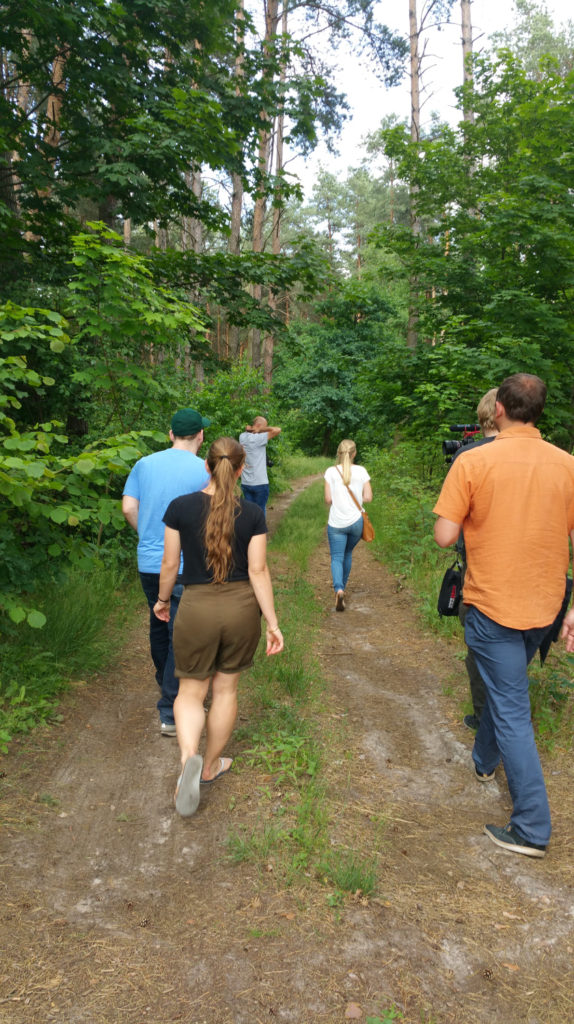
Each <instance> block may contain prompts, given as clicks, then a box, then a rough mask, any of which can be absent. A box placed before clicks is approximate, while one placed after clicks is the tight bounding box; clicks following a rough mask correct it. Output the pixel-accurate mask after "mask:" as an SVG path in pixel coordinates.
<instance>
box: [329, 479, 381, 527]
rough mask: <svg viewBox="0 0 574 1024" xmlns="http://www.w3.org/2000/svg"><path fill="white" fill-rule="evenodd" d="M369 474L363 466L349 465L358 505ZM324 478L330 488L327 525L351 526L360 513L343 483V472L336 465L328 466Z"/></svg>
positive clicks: (360, 503) (352, 486)
mask: <svg viewBox="0 0 574 1024" xmlns="http://www.w3.org/2000/svg"><path fill="white" fill-rule="evenodd" d="M370 479H371V478H370V476H369V474H368V473H367V470H366V469H365V467H364V466H354V465H353V466H351V482H350V484H349V487H350V488H351V490H352V492H353V494H354V495H355V498H356V499H357V501H358V502H359V505H362V504H363V487H364V486H365V484H366V483H367V480H370ZM325 480H326V481H327V483H328V484H329V487H330V488H331V499H332V501H331V508H330V509H329V520H328V522H329V526H335V527H337V529H341V528H342V527H345V526H352V524H353V523H356V522H357V519H360V518H361V513H360V512H359V509H358V508H357V506H356V505H355V502H354V501H353V499H352V497H351V495H350V494H349V492H348V490H347V488H346V485H345V484H344V483H343V474H342V471H341V469H340V467H338V466H329V468H328V470H327V471H326V473H325Z"/></svg>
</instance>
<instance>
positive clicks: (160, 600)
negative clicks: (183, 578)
mask: <svg viewBox="0 0 574 1024" xmlns="http://www.w3.org/2000/svg"><path fill="white" fill-rule="evenodd" d="M158 601H159V603H160V604H169V602H170V601H171V597H168V599H167V601H164V599H163V597H159V596H158Z"/></svg>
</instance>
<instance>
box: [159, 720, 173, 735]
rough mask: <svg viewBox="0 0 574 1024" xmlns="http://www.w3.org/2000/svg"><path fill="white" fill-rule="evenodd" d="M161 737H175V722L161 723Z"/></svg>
mask: <svg viewBox="0 0 574 1024" xmlns="http://www.w3.org/2000/svg"><path fill="white" fill-rule="evenodd" d="M160 732H161V734H162V736H177V730H176V728H175V722H162V723H161V726H160Z"/></svg>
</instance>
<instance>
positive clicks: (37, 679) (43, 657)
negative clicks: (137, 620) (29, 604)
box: [0, 568, 141, 752]
mask: <svg viewBox="0 0 574 1024" xmlns="http://www.w3.org/2000/svg"><path fill="white" fill-rule="evenodd" d="M37 602H38V607H39V608H40V609H41V610H42V611H43V612H44V614H45V615H46V625H45V626H44V627H43V629H36V630H32V629H30V628H29V627H28V626H26V625H21V626H19V627H14V628H13V629H12V630H11V631H10V632H9V633H8V634H7V635H6V636H5V637H4V638H3V640H2V643H1V645H0V750H2V751H4V752H5V751H6V750H7V746H8V744H9V742H10V740H11V739H12V738H13V737H14V736H16V735H18V734H21V733H27V732H30V731H31V730H32V729H33V728H34V727H35V726H36V725H37V724H38V723H39V722H42V721H46V720H53V719H55V718H56V719H57V705H58V700H59V697H60V696H61V694H62V692H63V691H64V690H65V689H66V686H67V685H68V683H69V682H70V681H71V680H73V679H74V678H76V679H77V678H78V677H79V678H81V679H84V678H86V677H87V676H89V675H90V674H91V673H93V672H96V671H98V670H101V669H102V668H104V667H105V666H106V665H107V664H108V663H109V662H110V661H111V660H112V659H113V658H114V657H115V656H116V655H117V653H118V646H119V644H120V643H121V641H122V638H123V631H124V627H125V624H126V622H127V621H129V620H130V618H131V617H132V616H133V615H135V611H136V608H139V607H141V591H140V589H139V587H138V586H136V585H135V584H134V583H131V582H130V583H127V582H125V581H123V582H122V581H121V580H120V579H119V577H118V576H117V574H116V573H114V572H112V571H110V570H108V569H104V568H101V569H94V570H92V571H90V572H89V573H85V572H83V571H81V570H75V571H73V572H72V573H70V574H69V576H68V577H67V579H66V580H65V581H63V582H61V583H59V584H58V585H53V586H49V587H46V588H45V590H44V592H43V593H40V594H39V595H38V598H37Z"/></svg>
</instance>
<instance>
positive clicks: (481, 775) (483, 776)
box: [474, 765, 494, 782]
mask: <svg viewBox="0 0 574 1024" xmlns="http://www.w3.org/2000/svg"><path fill="white" fill-rule="evenodd" d="M474 770H475V772H476V777H477V779H478V781H479V782H492V780H493V778H494V772H479V770H478V768H477V767H476V765H475V766H474Z"/></svg>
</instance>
